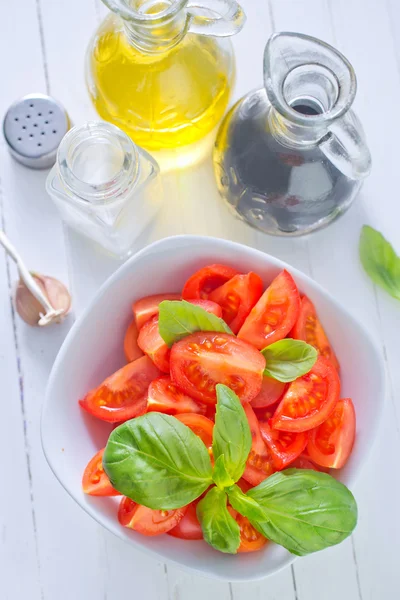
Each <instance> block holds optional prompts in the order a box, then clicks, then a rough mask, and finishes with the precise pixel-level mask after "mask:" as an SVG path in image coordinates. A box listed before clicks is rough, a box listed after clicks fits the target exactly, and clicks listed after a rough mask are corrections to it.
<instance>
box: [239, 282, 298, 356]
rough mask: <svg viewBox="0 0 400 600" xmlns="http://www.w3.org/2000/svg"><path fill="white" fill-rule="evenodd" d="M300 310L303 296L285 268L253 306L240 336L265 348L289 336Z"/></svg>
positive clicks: (260, 348)
mask: <svg viewBox="0 0 400 600" xmlns="http://www.w3.org/2000/svg"><path fill="white" fill-rule="evenodd" d="M299 310H300V296H299V292H298V289H297V286H296V284H295V282H294V279H293V277H292V276H291V275H290V273H288V272H287V271H282V272H281V273H279V275H278V276H277V277H275V279H274V280H273V282H272V283H271V285H270V286H269V287H268V289H267V290H265V292H264V293H263V295H262V296H261V298H260V299H259V301H258V302H257V304H256V305H255V307H254V308H253V309H252V311H251V312H250V314H249V316H248V317H247V319H246V320H245V322H244V324H243V326H242V328H241V329H240V331H239V333H238V337H240V338H241V339H242V340H246V341H247V342H249V343H250V344H253V346H255V347H256V348H258V349H259V350H262V349H263V348H265V347H266V346H268V345H269V344H272V343H273V342H277V341H278V340H281V339H283V338H284V337H286V336H287V334H288V333H289V331H290V330H291V329H292V327H293V325H294V324H295V322H296V320H297V317H298V315H299Z"/></svg>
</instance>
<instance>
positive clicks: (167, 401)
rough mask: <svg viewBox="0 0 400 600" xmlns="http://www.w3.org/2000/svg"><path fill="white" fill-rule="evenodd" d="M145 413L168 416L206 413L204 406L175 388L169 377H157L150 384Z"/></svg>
mask: <svg viewBox="0 0 400 600" xmlns="http://www.w3.org/2000/svg"><path fill="white" fill-rule="evenodd" d="M147 412H161V413H166V414H168V415H176V414H178V413H199V414H204V413H205V412H206V406H205V405H204V404H199V403H198V402H196V400H193V398H191V397H190V396H188V395H187V394H185V392H183V391H182V390H180V389H179V388H178V386H176V385H175V384H174V383H173V381H172V379H170V378H169V377H159V378H158V379H155V380H154V381H152V382H151V384H150V386H149V392H148V397H147Z"/></svg>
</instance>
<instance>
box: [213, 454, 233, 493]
mask: <svg viewBox="0 0 400 600" xmlns="http://www.w3.org/2000/svg"><path fill="white" fill-rule="evenodd" d="M212 477H213V482H214V483H215V484H216V485H217V486H218V487H219V488H221V489H224V488H226V487H230V486H231V485H233V484H234V483H235V482H234V481H233V479H232V477H231V476H230V475H229V473H228V471H227V470H226V465H225V456H224V455H223V454H220V456H218V458H217V460H216V461H215V464H214V468H213V475H212Z"/></svg>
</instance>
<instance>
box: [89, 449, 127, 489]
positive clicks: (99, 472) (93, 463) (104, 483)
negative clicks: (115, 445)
mask: <svg viewBox="0 0 400 600" xmlns="http://www.w3.org/2000/svg"><path fill="white" fill-rule="evenodd" d="M103 453H104V448H102V450H99V451H98V452H96V454H95V455H94V456H93V458H91V459H90V461H89V462H88V464H87V466H86V468H85V471H84V473H83V477H82V489H83V491H84V492H85V494H89V496H120V495H121V494H120V493H119V492H118V491H117V490H115V489H114V488H113V486H112V485H111V483H110V480H109V479H108V477H107V475H106V473H105V472H104V469H103Z"/></svg>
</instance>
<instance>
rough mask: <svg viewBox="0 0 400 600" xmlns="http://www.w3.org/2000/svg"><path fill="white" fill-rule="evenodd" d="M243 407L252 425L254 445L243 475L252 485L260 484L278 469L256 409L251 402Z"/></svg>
mask: <svg viewBox="0 0 400 600" xmlns="http://www.w3.org/2000/svg"><path fill="white" fill-rule="evenodd" d="M243 408H244V410H245V412H246V416H247V420H248V422H249V425H250V431H251V437H252V445H251V450H250V454H249V457H248V459H247V462H246V468H245V470H244V473H243V475H242V477H243V479H245V480H246V481H248V482H249V483H251V485H258V484H259V483H261V482H262V481H264V479H265V478H266V477H269V476H270V475H272V473H274V472H275V471H276V469H275V467H274V463H273V460H272V456H271V453H270V451H269V450H268V448H267V446H266V445H265V443H264V441H263V439H262V436H261V431H260V424H259V422H258V419H257V417H256V415H255V413H254V410H253V409H252V408H251V406H250V405H249V404H245V405H244V406H243Z"/></svg>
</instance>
